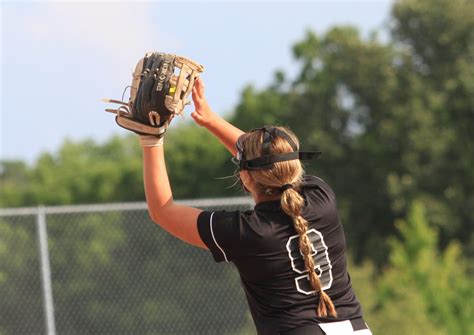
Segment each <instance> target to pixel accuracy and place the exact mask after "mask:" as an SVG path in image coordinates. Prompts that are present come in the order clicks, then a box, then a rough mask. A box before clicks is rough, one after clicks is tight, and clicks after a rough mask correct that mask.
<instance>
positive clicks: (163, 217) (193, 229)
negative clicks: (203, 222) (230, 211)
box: [141, 137, 207, 249]
mask: <svg viewBox="0 0 474 335" xmlns="http://www.w3.org/2000/svg"><path fill="white" fill-rule="evenodd" d="M141 144H142V146H143V178H144V183H145V194H146V201H147V204H148V212H149V214H150V216H151V218H152V220H153V221H154V222H155V223H157V224H159V225H160V226H161V227H162V228H163V229H165V230H166V231H168V232H169V233H170V234H172V235H174V236H176V237H177V238H179V239H181V240H183V241H185V242H187V243H189V244H192V245H195V246H198V247H200V248H203V249H207V246H206V245H205V244H204V242H202V240H201V237H200V236H199V233H198V228H197V218H198V216H199V214H200V213H201V212H202V210H200V209H197V208H193V207H188V206H182V205H177V204H175V203H174V202H173V194H172V191H171V187H170V183H169V179H168V173H167V171H166V165H165V157H164V149H163V144H162V141H161V143H159V142H158V141H156V139H155V140H154V139H153V138H151V139H150V138H147V137H141Z"/></svg>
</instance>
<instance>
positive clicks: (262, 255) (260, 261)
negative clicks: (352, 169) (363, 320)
mask: <svg viewBox="0 0 474 335" xmlns="http://www.w3.org/2000/svg"><path fill="white" fill-rule="evenodd" d="M302 194H303V196H304V199H305V207H304V209H303V211H302V216H303V217H304V218H305V219H306V220H307V221H308V223H309V227H308V237H309V239H310V241H311V242H312V248H313V254H312V256H313V259H314V263H315V267H316V268H315V269H316V273H317V274H318V275H319V277H320V280H321V285H322V287H323V289H324V290H325V291H326V293H327V294H328V295H329V296H330V297H331V299H332V301H333V302H334V305H335V307H336V311H337V314H338V318H337V319H334V318H319V317H317V316H316V312H315V310H316V307H317V304H318V300H319V298H318V297H319V296H318V295H315V294H314V291H313V290H312V288H311V285H310V284H309V280H308V275H307V271H306V268H305V265H304V261H303V256H302V254H301V253H300V251H299V244H298V241H299V237H298V234H297V232H296V230H295V229H294V226H293V221H292V219H291V218H290V217H289V216H288V215H286V214H285V213H284V212H283V210H282V208H281V206H280V200H276V201H265V202H260V203H258V204H257V205H256V206H255V208H254V210H251V211H216V212H208V211H204V212H202V213H201V214H200V215H199V218H198V230H199V234H200V236H201V238H202V240H203V241H204V243H205V244H206V245H207V246H208V247H209V250H210V251H211V252H212V255H213V257H214V259H215V260H216V261H217V262H221V261H226V262H233V263H234V264H235V265H236V267H237V269H238V271H239V274H240V277H241V281H242V286H243V288H244V291H245V295H246V298H247V301H248V304H249V307H250V312H251V314H252V317H253V319H254V322H255V325H256V328H257V332H258V334H264V335H266V334H272V335H273V334H278V332H282V331H285V330H289V329H292V328H296V327H300V326H306V325H312V324H317V323H321V322H329V321H340V320H347V319H354V318H358V317H361V316H362V311H361V307H360V304H359V302H358V301H357V298H356V296H355V294H354V292H353V290H352V285H351V281H350V277H349V274H348V272H347V269H346V257H345V249H346V242H345V237H344V232H343V229H342V225H341V223H340V220H339V217H338V214H337V208H336V198H335V194H334V192H333V191H332V189H331V188H330V187H329V186H328V185H327V184H326V183H325V182H324V181H323V180H321V179H320V178H318V177H314V176H306V177H305V178H304V182H303V186H302Z"/></svg>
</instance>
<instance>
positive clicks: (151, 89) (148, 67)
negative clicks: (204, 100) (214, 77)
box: [104, 52, 204, 138]
mask: <svg viewBox="0 0 474 335" xmlns="http://www.w3.org/2000/svg"><path fill="white" fill-rule="evenodd" d="M203 71H204V67H203V66H202V65H200V64H198V63H196V62H194V61H192V60H190V59H187V58H185V57H181V56H177V55H174V54H166V53H160V52H148V53H146V54H145V57H143V58H141V59H140V60H139V61H138V63H137V65H136V67H135V71H134V72H133V79H132V84H131V86H130V99H129V101H128V103H126V102H123V101H120V100H113V99H104V101H105V102H112V103H116V104H119V105H120V106H119V107H118V108H117V109H106V111H107V112H112V113H115V114H117V115H116V117H115V121H116V122H117V124H118V125H119V126H121V127H123V128H125V129H128V130H131V131H133V132H135V133H137V134H139V135H153V136H156V137H158V138H160V137H162V136H163V135H164V133H165V132H166V130H167V128H168V126H169V124H170V122H171V120H172V119H173V117H174V116H175V115H180V114H181V113H182V112H183V110H184V107H185V106H186V105H187V104H189V103H190V100H189V99H188V96H189V94H190V93H191V91H192V89H193V86H194V80H195V78H196V76H198V75H199V74H201V73H202V72H203ZM175 72H176V73H175Z"/></svg>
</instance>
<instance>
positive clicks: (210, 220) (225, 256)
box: [209, 212, 228, 262]
mask: <svg viewBox="0 0 474 335" xmlns="http://www.w3.org/2000/svg"><path fill="white" fill-rule="evenodd" d="M214 213H215V212H212V213H211V218H210V219H209V227H210V228H211V235H212V239H213V240H214V243H215V244H216V245H217V247H218V248H219V250H220V251H221V252H222V254H223V255H224V260H225V261H226V262H228V260H227V255H226V254H225V252H224V250H223V249H222V248H221V246H220V245H219V243H217V241H216V238H215V237H214V231H213V230H212V217H213V216H214Z"/></svg>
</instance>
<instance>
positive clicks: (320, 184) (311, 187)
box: [301, 175, 336, 198]
mask: <svg viewBox="0 0 474 335" xmlns="http://www.w3.org/2000/svg"><path fill="white" fill-rule="evenodd" d="M301 191H302V193H303V194H306V193H311V192H313V193H314V192H318V193H320V194H324V195H326V196H327V197H329V198H335V197H336V195H335V193H334V191H333V189H332V188H331V186H329V184H328V183H326V182H325V181H324V180H323V179H322V178H320V177H317V176H314V175H305V176H304V177H303V181H302V183H301Z"/></svg>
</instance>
